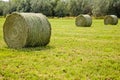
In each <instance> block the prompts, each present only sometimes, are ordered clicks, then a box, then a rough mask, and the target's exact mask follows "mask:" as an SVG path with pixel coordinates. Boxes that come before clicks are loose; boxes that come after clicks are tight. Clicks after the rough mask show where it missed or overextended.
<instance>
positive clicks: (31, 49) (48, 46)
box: [7, 45, 55, 52]
mask: <svg viewBox="0 0 120 80" xmlns="http://www.w3.org/2000/svg"><path fill="white" fill-rule="evenodd" d="M7 48H8V49H11V50H15V51H20V52H23V51H24V52H32V51H42V50H50V49H54V48H55V47H54V46H50V45H47V46H42V47H25V48H17V49H13V48H9V47H7Z"/></svg>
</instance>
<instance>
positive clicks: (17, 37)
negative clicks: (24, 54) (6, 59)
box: [3, 13, 51, 48]
mask: <svg viewBox="0 0 120 80" xmlns="http://www.w3.org/2000/svg"><path fill="white" fill-rule="evenodd" d="M3 36H4V40H5V42H6V43H7V45H8V47H10V48H23V47H36V46H45V45H47V44H48V43H49V41H50V36H51V25H50V23H49V22H48V20H47V18H46V16H44V15H43V14H40V13H37V14H35V13H12V14H10V15H9V16H7V18H6V21H5V23H4V26H3Z"/></svg>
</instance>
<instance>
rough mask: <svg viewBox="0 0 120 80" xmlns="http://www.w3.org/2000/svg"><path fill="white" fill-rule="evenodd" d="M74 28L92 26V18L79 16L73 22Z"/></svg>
mask: <svg viewBox="0 0 120 80" xmlns="http://www.w3.org/2000/svg"><path fill="white" fill-rule="evenodd" d="M75 24H76V26H83V27H90V26H91V24H92V18H91V16H89V15H79V16H77V18H76V20H75Z"/></svg>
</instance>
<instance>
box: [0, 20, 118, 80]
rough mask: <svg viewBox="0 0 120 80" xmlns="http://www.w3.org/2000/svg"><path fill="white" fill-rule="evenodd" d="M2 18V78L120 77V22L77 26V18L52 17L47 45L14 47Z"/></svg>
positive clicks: (110, 79)
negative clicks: (6, 38) (7, 40)
mask: <svg viewBox="0 0 120 80" xmlns="http://www.w3.org/2000/svg"><path fill="white" fill-rule="evenodd" d="M4 20H5V19H3V18H0V80H120V21H119V24H118V25H115V26H112V25H104V24H103V20H102V19H98V20H95V19H94V20H93V24H92V26H91V27H76V26H75V24H74V21H75V19H74V18H63V19H61V18H60V19H58V18H56V19H49V21H50V23H51V26H52V36H51V42H50V43H49V45H47V46H46V47H36V48H23V49H10V48H8V47H7V45H6V44H5V42H4V40H3V28H2V25H3V23H4Z"/></svg>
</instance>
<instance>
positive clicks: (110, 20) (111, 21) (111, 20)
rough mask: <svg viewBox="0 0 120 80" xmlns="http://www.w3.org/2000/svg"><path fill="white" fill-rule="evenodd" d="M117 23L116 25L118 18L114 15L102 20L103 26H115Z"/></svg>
mask: <svg viewBox="0 0 120 80" xmlns="http://www.w3.org/2000/svg"><path fill="white" fill-rule="evenodd" d="M117 23H118V18H117V16H115V15H107V16H105V18H104V24H105V25H108V24H110V25H117Z"/></svg>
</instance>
